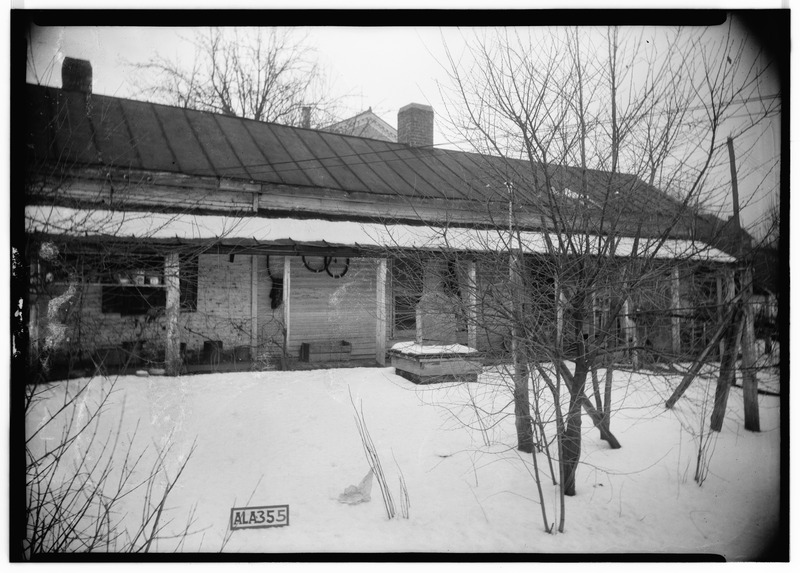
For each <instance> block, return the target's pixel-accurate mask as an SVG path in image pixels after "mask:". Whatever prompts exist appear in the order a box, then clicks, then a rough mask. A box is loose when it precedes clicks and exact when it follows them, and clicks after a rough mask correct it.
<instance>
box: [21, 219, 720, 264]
mask: <svg viewBox="0 0 800 573" xmlns="http://www.w3.org/2000/svg"><path fill="white" fill-rule="evenodd" d="M25 228H26V230H27V231H28V232H30V233H43V234H47V235H61V236H70V237H97V238H102V237H113V238H114V239H116V240H122V239H136V240H144V241H152V242H177V243H188V242H197V241H209V242H213V243H216V244H222V245H230V246H257V245H258V246H268V245H272V246H274V247H286V248H289V247H291V248H292V249H293V250H295V251H297V252H299V251H300V250H302V248H303V247H307V248H308V249H309V250H310V251H314V250H319V249H320V248H331V249H336V248H338V249H341V248H347V249H355V250H357V251H364V252H368V251H372V252H375V251H381V250H385V249H424V250H437V251H438V250H456V251H466V252H493V251H505V250H508V247H509V234H508V232H507V231H501V230H485V229H474V228H463V227H433V226H412V225H389V224H386V225H384V224H380V223H356V222H350V221H324V220H319V219H292V218H275V219H266V218H259V217H229V216H215V215H190V214H164V213H149V212H132V211H104V210H81V209H71V208H67V207H53V206H38V205H31V206H27V207H26V208H25ZM518 240H519V241H520V242H521V246H522V250H523V251H524V252H527V253H532V254H536V253H546V252H547V242H548V240H549V241H552V242H553V243H557V242H558V236H557V235H555V234H554V233H550V234H546V233H541V232H528V231H524V232H520V233H519V235H518V236H517V235H516V234H515V237H514V244H513V246H514V247H515V248H519V246H520V243H518V242H517V241H518ZM579 240H580V241H583V242H584V244H583V245H582V248H581V251H582V252H587V248H588V249H589V252H591V253H596V254H603V255H605V254H608V247H607V245H606V243H607V241H606V240H605V239H604V238H602V237H597V236H581V237H580V239H579ZM656 243H657V241H656V240H654V239H640V242H639V244H638V245H636V244H635V241H634V239H633V238H630V237H621V238H619V241H618V243H617V244H616V246H615V249H614V254H615V255H616V256H620V257H627V256H631V255H632V254H634V246H636V253H638V255H640V256H642V255H647V254H650V252H652V251H653V250H655V249H656V248H658V247H657V244H656ZM655 257H656V258H661V259H674V258H681V259H686V258H690V259H693V260H703V261H714V262H720V263H732V262H734V261H735V259H734V258H733V257H731V256H730V255H728V254H726V253H724V252H722V251H720V250H718V249H716V248H714V247H711V246H709V245H707V244H705V243H702V242H700V241H690V240H674V239H669V240H667V241H665V242H664V244H663V245H662V246H661V247H660V248H658V251H657V252H656V254H655Z"/></svg>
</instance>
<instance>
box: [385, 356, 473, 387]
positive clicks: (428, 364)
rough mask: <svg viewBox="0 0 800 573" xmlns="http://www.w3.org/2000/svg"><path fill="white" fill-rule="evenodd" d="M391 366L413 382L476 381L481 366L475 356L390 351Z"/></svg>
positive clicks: (399, 374)
mask: <svg viewBox="0 0 800 573" xmlns="http://www.w3.org/2000/svg"><path fill="white" fill-rule="evenodd" d="M390 355H391V358H392V366H394V368H395V372H396V373H397V375H398V376H402V377H403V378H405V379H407V380H411V381H412V382H414V383H415V384H435V383H439V382H476V381H477V380H478V374H480V373H481V371H482V370H483V367H482V365H481V362H480V360H479V359H478V358H477V357H474V356H470V357H467V356H466V355H465V356H444V357H442V356H436V355H409V354H401V353H399V352H391V353H390Z"/></svg>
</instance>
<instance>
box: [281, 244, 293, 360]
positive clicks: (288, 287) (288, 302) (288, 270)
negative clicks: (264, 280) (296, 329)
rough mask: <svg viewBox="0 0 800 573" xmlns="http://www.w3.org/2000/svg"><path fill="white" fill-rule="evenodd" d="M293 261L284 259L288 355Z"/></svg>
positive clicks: (284, 305)
mask: <svg viewBox="0 0 800 573" xmlns="http://www.w3.org/2000/svg"><path fill="white" fill-rule="evenodd" d="M291 266H292V265H291V259H290V258H289V257H288V256H286V257H283V331H284V335H283V336H284V338H283V352H284V354H288V352H289V340H290V334H291V329H290V326H291V325H290V322H289V315H290V310H291V309H290V306H291V297H290V291H291V290H292V273H291Z"/></svg>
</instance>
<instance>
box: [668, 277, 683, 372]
mask: <svg viewBox="0 0 800 573" xmlns="http://www.w3.org/2000/svg"><path fill="white" fill-rule="evenodd" d="M680 276H681V271H680V269H679V268H678V266H677V265H676V266H675V267H673V269H672V280H671V281H670V291H671V294H672V301H671V304H670V316H671V318H672V354H673V355H674V356H675V357H676V358H677V357H678V356H680V354H681V317H680V316H679V314H678V312H679V309H680V307H681V288H680V286H681V285H680Z"/></svg>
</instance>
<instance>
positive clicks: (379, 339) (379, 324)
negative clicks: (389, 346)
mask: <svg viewBox="0 0 800 573" xmlns="http://www.w3.org/2000/svg"><path fill="white" fill-rule="evenodd" d="M375 283H376V286H375V300H376V302H375V306H376V308H375V316H376V320H375V361H376V362H377V363H378V364H379V365H380V366H386V259H380V260H379V261H378V268H377V277H376V281H375Z"/></svg>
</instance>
